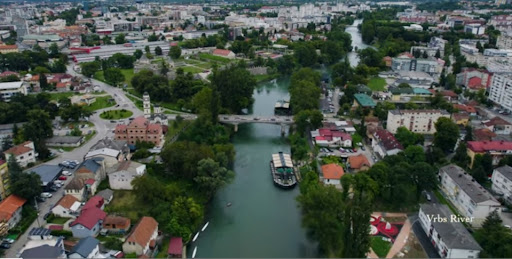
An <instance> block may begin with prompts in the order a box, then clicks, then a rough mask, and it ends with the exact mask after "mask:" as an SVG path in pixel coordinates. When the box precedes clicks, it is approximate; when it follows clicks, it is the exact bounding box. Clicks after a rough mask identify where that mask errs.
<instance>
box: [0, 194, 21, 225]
mask: <svg viewBox="0 0 512 259" xmlns="http://www.w3.org/2000/svg"><path fill="white" fill-rule="evenodd" d="M26 202H27V200H25V199H23V198H21V197H19V196H16V195H14V194H11V195H9V197H7V198H5V199H4V200H3V201H2V202H0V221H1V222H7V224H8V225H9V229H12V228H14V227H15V226H16V224H18V222H20V220H21V211H22V209H23V205H24V204H25V203H26Z"/></svg>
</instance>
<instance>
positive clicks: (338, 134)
mask: <svg viewBox="0 0 512 259" xmlns="http://www.w3.org/2000/svg"><path fill="white" fill-rule="evenodd" d="M332 137H333V138H334V137H337V138H341V139H342V140H348V139H350V140H352V136H350V134H348V133H345V132H341V131H333V132H332Z"/></svg>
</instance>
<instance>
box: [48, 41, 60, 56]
mask: <svg viewBox="0 0 512 259" xmlns="http://www.w3.org/2000/svg"><path fill="white" fill-rule="evenodd" d="M49 50H50V53H49V54H50V57H51V58H55V57H57V55H59V46H57V43H52V44H51V45H50V48H49Z"/></svg>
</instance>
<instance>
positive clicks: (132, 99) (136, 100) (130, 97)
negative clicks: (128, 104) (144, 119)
mask: <svg viewBox="0 0 512 259" xmlns="http://www.w3.org/2000/svg"><path fill="white" fill-rule="evenodd" d="M126 97H128V99H130V100H131V101H132V102H133V103H134V104H135V107H137V108H138V109H139V110H141V111H142V110H143V109H142V108H143V104H142V101H141V100H139V99H137V98H135V97H133V96H130V95H126Z"/></svg>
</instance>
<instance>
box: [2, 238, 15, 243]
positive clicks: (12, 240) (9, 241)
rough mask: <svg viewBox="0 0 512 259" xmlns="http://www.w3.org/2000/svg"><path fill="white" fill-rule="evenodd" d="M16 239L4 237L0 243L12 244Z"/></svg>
mask: <svg viewBox="0 0 512 259" xmlns="http://www.w3.org/2000/svg"><path fill="white" fill-rule="evenodd" d="M15 241H16V240H14V239H12V238H5V239H4V240H2V243H9V244H12V243H14V242H15Z"/></svg>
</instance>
